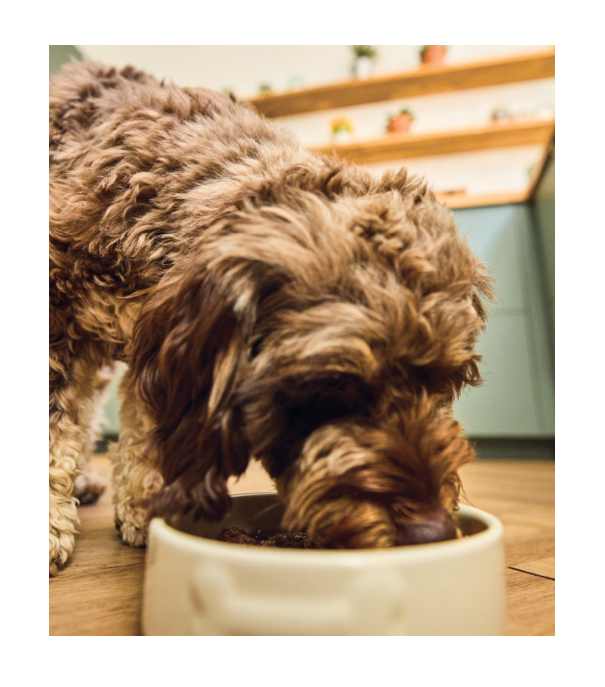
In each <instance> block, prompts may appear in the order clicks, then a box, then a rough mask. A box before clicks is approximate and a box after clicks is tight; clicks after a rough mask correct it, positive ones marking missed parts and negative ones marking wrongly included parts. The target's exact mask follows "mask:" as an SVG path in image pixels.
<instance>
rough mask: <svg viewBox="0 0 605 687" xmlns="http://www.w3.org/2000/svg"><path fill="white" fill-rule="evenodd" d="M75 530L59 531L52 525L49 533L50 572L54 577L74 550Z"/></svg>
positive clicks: (50, 575)
mask: <svg viewBox="0 0 605 687" xmlns="http://www.w3.org/2000/svg"><path fill="white" fill-rule="evenodd" d="M74 543H75V536H74V533H73V532H59V531H58V530H57V529H55V528H54V527H52V525H51V527H50V529H49V533H48V574H49V577H54V576H55V575H56V574H57V573H58V572H59V571H60V570H61V569H62V568H63V567H64V566H65V564H66V563H67V559H68V558H69V557H70V556H71V554H72V552H73V550H74Z"/></svg>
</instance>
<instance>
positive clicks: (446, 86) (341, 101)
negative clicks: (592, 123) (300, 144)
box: [248, 48, 555, 117]
mask: <svg viewBox="0 0 605 687" xmlns="http://www.w3.org/2000/svg"><path fill="white" fill-rule="evenodd" d="M554 75H555V51H554V48H553V49H551V50H546V51H543V52H539V53H533V54H530V55H513V56H511V57H505V58H499V59H496V60H485V61H482V62H471V63H467V64H457V65H450V66H439V67H434V66H423V67H420V68H418V69H415V70H413V71H408V72H401V73H398V74H390V75H386V76H378V77H374V78H371V79H367V80H365V81H356V80H350V81H343V82H341V83H335V84H331V85H327V86H318V87H316V88H309V89H305V90H302V91H291V92H288V93H280V94H275V95H266V96H260V97H256V98H253V99H251V100H249V101H248V102H249V103H251V104H252V105H253V106H254V107H255V108H256V109H257V110H258V111H259V112H261V113H262V114H264V115H266V116H267V117H283V116H285V115H293V114H302V113H305V112H319V111H322V110H333V109H336V108H341V107H351V106H352V105H365V104H368V103H378V102H383V101H386V100H395V99H397V98H412V97H417V96H423V95H429V94H432V93H445V92H448V91H461V90H466V89H469V88H482V87H484V86H498V85H501V84H507V83H515V82H518V81H531V80H533V79H545V78H548V77H551V76H554Z"/></svg>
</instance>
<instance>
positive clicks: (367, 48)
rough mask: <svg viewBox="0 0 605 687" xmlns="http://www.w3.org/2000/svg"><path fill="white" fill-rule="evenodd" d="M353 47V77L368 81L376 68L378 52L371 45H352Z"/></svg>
mask: <svg viewBox="0 0 605 687" xmlns="http://www.w3.org/2000/svg"><path fill="white" fill-rule="evenodd" d="M351 47H352V48H353V54H354V56H355V59H354V60H353V66H352V68H351V71H352V72H353V76H354V77H355V78H357V79H367V78H368V77H369V76H371V74H372V70H373V68H374V60H375V59H376V56H377V53H376V50H374V48H373V47H372V46H371V45H352V46H351Z"/></svg>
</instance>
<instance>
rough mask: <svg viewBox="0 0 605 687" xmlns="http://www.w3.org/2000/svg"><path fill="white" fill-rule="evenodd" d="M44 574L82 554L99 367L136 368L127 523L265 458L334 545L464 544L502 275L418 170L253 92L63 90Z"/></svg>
mask: <svg viewBox="0 0 605 687" xmlns="http://www.w3.org/2000/svg"><path fill="white" fill-rule="evenodd" d="M49 121H50V130H49V144H50V327H49V329H50V471H49V487H50V524H49V569H50V574H56V573H57V571H58V570H59V569H60V568H61V567H63V566H64V565H65V563H66V561H67V559H68V557H69V556H70V554H71V552H72V550H73V547H74V534H75V531H76V526H77V523H78V519H77V511H76V506H77V500H76V497H75V494H74V482H75V480H76V478H77V476H78V474H79V473H80V472H81V470H82V466H83V465H82V464H83V458H84V456H85V455H86V453H87V451H89V448H90V433H89V431H88V428H89V425H90V423H91V421H92V419H93V418H94V413H95V397H96V394H95V375H96V374H97V372H98V370H99V369H101V368H103V366H105V365H107V364H109V363H111V362H112V361H116V360H117V361H124V362H126V363H127V365H128V367H127V371H126V372H125V374H124V376H123V379H122V381H121V385H120V390H119V396H120V398H121V416H120V432H119V441H118V443H117V444H116V445H114V446H112V448H111V451H110V457H111V460H112V462H113V476H112V487H113V499H114V504H115V522H116V527H117V529H118V532H119V534H120V536H121V538H122V539H123V541H124V542H126V543H127V544H129V545H131V546H144V545H145V539H146V526H147V523H148V521H149V519H150V518H152V517H154V516H162V517H165V518H168V519H171V518H174V517H178V516H179V515H182V514H185V513H189V514H192V515H193V516H194V517H202V516H203V517H205V518H207V519H209V520H218V519H220V518H221V517H222V516H223V515H224V514H225V513H226V512H227V510H228V508H229V505H230V498H229V493H228V489H227V480H228V478H229V477H232V476H239V475H242V474H243V473H244V471H245V470H246V467H247V465H248V462H249V460H250V459H252V458H253V459H255V460H258V461H260V462H261V464H262V465H263V466H264V468H265V469H266V471H267V472H268V474H269V475H270V477H271V478H272V479H273V481H274V483H275V486H276V489H277V491H278V493H279V496H280V498H281V499H282V500H283V503H284V505H285V515H284V519H283V526H284V527H285V528H289V529H306V530H307V531H308V532H309V533H310V535H311V536H319V537H322V538H323V539H324V541H325V542H326V543H327V545H333V546H334V547H347V548H381V547H391V546H396V545H406V544H417V543H425V542H433V541H441V540H446V539H451V538H454V537H456V536H459V534H460V531H459V528H458V524H457V518H456V510H457V504H458V501H459V498H460V493H461V483H460V479H459V476H458V469H459V468H460V466H461V465H464V464H465V463H467V462H469V461H470V460H471V459H472V458H473V455H474V454H473V448H472V446H471V445H470V444H469V442H468V440H467V439H466V438H465V437H464V434H463V430H462V428H461V427H460V425H459V423H458V422H457V421H456V420H455V419H454V417H453V414H452V402H453V400H454V399H455V398H456V396H457V395H458V394H459V393H460V391H461V390H462V388H463V387H464V386H465V385H471V386H473V385H478V384H479V383H480V381H481V378H480V374H479V370H478V365H477V363H478V362H479V360H480V357H479V356H478V355H477V354H476V353H475V351H474V344H475V342H476V340H477V336H478V334H479V333H480V332H481V331H482V330H483V329H484V327H485V323H486V317H487V309H486V303H487V301H488V300H489V299H490V298H492V284H491V278H490V276H489V275H488V273H487V271H486V269H485V266H484V265H483V264H482V263H481V262H480V261H479V260H478V259H477V257H476V256H475V255H474V254H473V253H472V252H471V250H470V248H469V247H468V245H467V242H466V240H465V239H463V238H462V237H461V236H460V235H459V234H458V233H457V231H456V227H455V222H454V218H453V214H452V213H451V211H449V210H448V209H446V208H445V207H444V206H442V205H441V204H440V203H438V202H437V200H436V198H435V196H434V194H433V193H432V191H431V190H430V189H429V187H428V185H427V183H426V182H425V181H424V180H423V179H421V178H417V177H412V176H410V175H409V174H408V173H407V172H406V170H405V169H401V170H398V171H389V172H386V173H384V174H383V175H382V176H380V177H378V176H376V175H373V174H372V173H370V172H369V171H368V170H366V169H363V168H361V167H358V166H355V165H353V164H345V163H343V162H342V161H339V160H337V159H335V158H333V157H329V156H325V155H319V154H316V153H315V152H312V151H310V150H308V149H306V148H305V147H303V146H302V145H301V144H300V143H298V142H297V140H296V139H295V138H294V137H293V136H292V135H291V134H290V133H288V132H286V131H285V130H283V129H281V128H280V127H279V126H277V125H276V124H275V123H272V122H270V121H269V120H267V119H266V118H264V117H262V116H260V115H258V114H257V113H256V112H255V111H254V110H253V108H252V107H250V106H248V105H246V104H243V103H238V102H236V101H235V98H233V97H228V96H226V95H222V94H219V93H215V92H213V91H210V90H205V89H190V88H179V87H177V86H175V85H173V84H171V83H165V82H159V81H158V80H156V79H155V78H153V77H152V76H149V75H147V74H145V73H143V72H141V71H138V70H136V69H134V68H132V67H127V68H125V69H122V70H121V71H119V70H117V69H115V68H111V67H106V66H104V65H101V64H98V63H91V62H83V63H77V62H73V63H72V64H70V65H68V66H66V67H65V68H64V69H63V71H62V73H60V74H58V75H55V76H54V77H52V78H51V82H50V114H49Z"/></svg>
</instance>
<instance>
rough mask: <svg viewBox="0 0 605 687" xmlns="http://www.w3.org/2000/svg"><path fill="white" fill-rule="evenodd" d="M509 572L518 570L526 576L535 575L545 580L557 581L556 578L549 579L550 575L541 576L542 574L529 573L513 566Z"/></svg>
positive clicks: (509, 567) (510, 566)
mask: <svg viewBox="0 0 605 687" xmlns="http://www.w3.org/2000/svg"><path fill="white" fill-rule="evenodd" d="M508 569H509V570H516V571H517V572H522V573H525V574H526V575H533V576H534V577H542V578H543V579H545V580H552V581H553V582H554V581H555V578H554V577H549V576H548V575H540V573H534V572H529V571H528V570H523V569H522V568H515V567H513V566H512V565H509V566H508Z"/></svg>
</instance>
